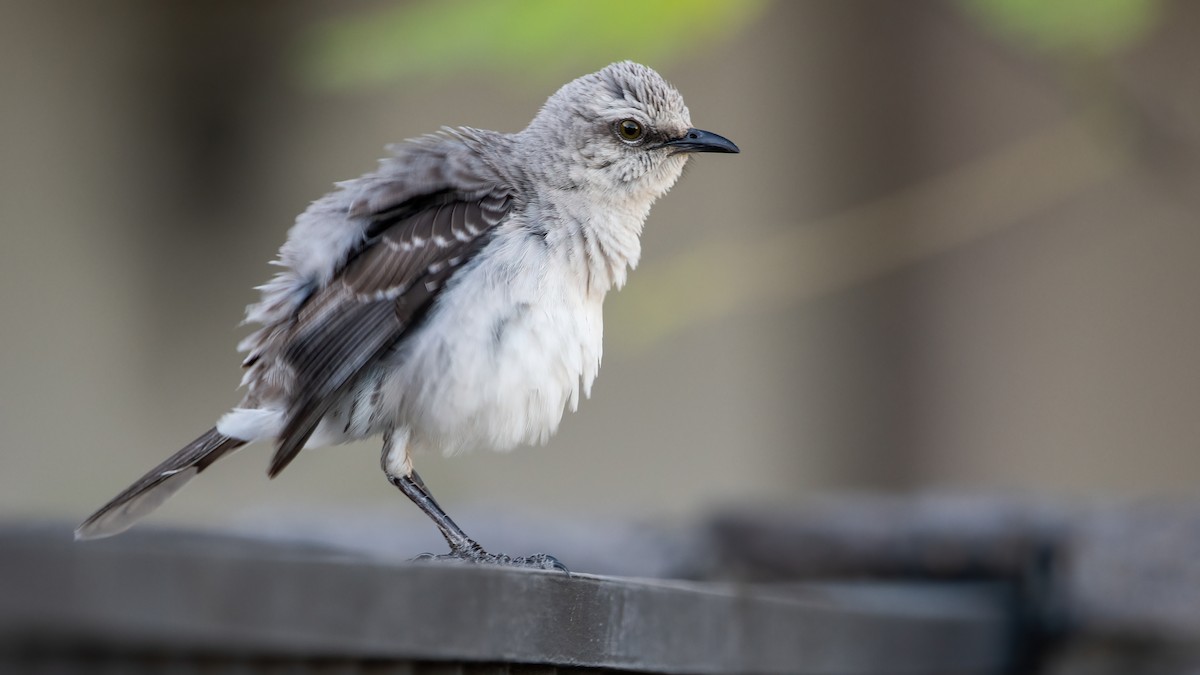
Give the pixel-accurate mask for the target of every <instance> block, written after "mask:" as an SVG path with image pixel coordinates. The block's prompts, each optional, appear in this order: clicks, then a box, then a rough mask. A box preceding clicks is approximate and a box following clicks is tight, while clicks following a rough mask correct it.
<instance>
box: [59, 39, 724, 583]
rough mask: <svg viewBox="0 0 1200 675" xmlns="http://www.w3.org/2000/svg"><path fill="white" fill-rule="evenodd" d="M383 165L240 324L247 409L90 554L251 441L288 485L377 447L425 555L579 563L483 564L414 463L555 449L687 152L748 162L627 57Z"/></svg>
mask: <svg viewBox="0 0 1200 675" xmlns="http://www.w3.org/2000/svg"><path fill="white" fill-rule="evenodd" d="M387 149H388V155H387V156H386V158H385V159H382V160H380V161H379V164H378V167H377V169H376V170H375V171H373V172H370V173H367V174H365V175H363V176H361V177H359V178H356V179H353V180H348V181H344V182H341V183H337V184H335V189H334V190H333V191H332V192H330V193H329V194H327V195H325V196H323V197H321V198H319V199H317V200H316V201H314V202H312V203H311V204H310V205H309V207H308V208H307V209H306V210H305V211H304V212H303V213H301V214H300V215H299V216H298V217H297V218H296V221H295V223H294V224H293V225H292V227H291V228H290V230H289V231H288V236H287V239H286V241H285V243H284V244H283V245H282V247H281V248H280V250H279V254H278V257H277V259H276V260H274V261H272V262H273V264H276V265H279V266H281V268H282V269H281V270H280V271H279V272H278V273H277V274H276V275H275V276H274V277H273V278H271V279H270V281H268V282H267V283H266V284H264V285H262V286H259V287H258V288H257V290H258V291H260V293H261V297H260V298H259V300H258V301H257V302H255V303H253V304H251V305H249V306H248V307H247V308H246V317H245V318H246V320H245V323H247V324H252V325H256V326H257V329H256V330H254V331H253V332H252V333H251V334H250V335H249V336H248V337H246V338H245V339H244V340H243V341H242V342H241V343H240V344H239V345H238V349H239V351H241V352H244V353H245V354H246V356H245V359H244V361H243V363H242V365H243V368H244V374H243V378H242V383H241V386H242V388H244V389H245V394H244V397H243V398H242V399H241V401H240V402H239V403H238V404H237V406H236V407H234V408H232V409H231V410H230V411H229V412H228V413H226V414H225V415H223V416H222V417H221V418H220V419H219V420H218V421H217V422H216V425H215V426H213V427H212V428H211V429H209V430H208V431H206V432H204V433H203V434H201V435H200V436H199V437H198V438H196V439H195V440H194V441H192V442H191V443H189V444H187V445H186V446H184V447H183V448H182V449H180V450H179V451H178V452H176V453H175V454H174V455H172V456H171V457H169V458H168V459H166V460H165V461H163V462H162V463H160V464H159V465H158V466H155V467H154V468H153V469H151V470H150V471H149V472H147V473H146V474H145V475H144V476H143V477H141V478H140V479H138V480H137V481H136V482H134V483H133V484H132V485H130V486H129V487H128V488H127V489H125V490H124V491H122V492H121V493H120V494H118V495H117V496H116V497H114V498H113V499H112V500H111V501H109V502H108V503H106V504H105V505H104V506H102V507H101V508H100V509H99V510H98V511H96V513H94V514H93V515H92V516H90V517H89V518H88V519H87V520H85V521H84V522H83V523H82V524H81V525H80V526H79V527H78V529H76V531H75V536H76V538H77V539H95V538H100V537H107V536H111V535H114V534H118V533H120V532H122V531H124V530H126V529H127V528H129V527H130V526H131V525H133V524H134V522H135V521H137V520H139V519H141V518H142V517H143V516H145V515H147V514H148V513H150V512H151V511H153V510H154V509H156V508H157V507H158V506H160V505H161V504H162V503H163V502H164V501H165V500H166V499H167V498H168V497H170V496H171V495H172V494H174V493H175V492H176V491H177V490H179V489H180V488H181V487H182V486H183V485H184V484H185V483H187V482H188V481H190V480H191V479H192V478H194V477H195V476H196V475H198V474H199V473H201V472H202V471H204V470H205V469H206V468H208V467H209V466H210V465H212V463H213V462H215V461H217V460H219V459H221V458H222V457H225V456H227V455H229V454H230V453H232V452H234V451H236V450H238V449H239V448H241V447H242V446H245V445H248V444H250V443H254V442H258V441H265V442H273V443H274V444H275V452H274V455H273V457H272V458H271V461H270V464H269V468H268V470H267V473H268V475H269V476H270V477H272V478H274V477H275V476H277V475H278V474H279V473H280V472H281V471H282V470H283V469H284V468H285V467H287V466H288V464H290V463H291V462H292V460H294V459H295V458H296V456H297V455H298V454H299V453H300V451H301V450H303V449H307V448H315V447H323V446H330V445H336V444H340V443H346V442H350V441H356V440H360V439H366V438H372V437H376V436H381V437H382V451H381V457H380V465H381V467H382V469H383V472H384V474H385V475H386V476H387V479H388V481H389V482H390V483H391V484H392V485H394V486H395V487H397V488H399V489H400V491H401V492H403V493H404V494H405V495H406V496H407V497H408V498H409V499H410V500H412V501H413V502H414V503H415V504H416V505H417V506H418V507H419V508H420V509H421V510H422V511H423V512H424V513H425V514H426V515H427V516H428V517H429V518H430V519H431V520H432V521H433V523H434V524H435V525H436V526H437V528H438V530H439V531H440V532H441V534H442V536H443V537H444V538H445V539H446V543H447V544H448V546H449V549H450V551H449V553H447V554H443V555H438V556H432V555H431V554H429V557H434V558H438V559H453V560H458V561H464V562H472V563H485V564H486V563H491V564H497V565H514V566H525V567H534V568H546V569H549V568H562V567H563V566H562V564H561V563H559V562H558V560H557V559H555V558H554V557H553V556H549V555H546V554H535V555H529V556H519V557H509V556H507V555H504V554H493V553H490V552H488V551H486V550H485V549H484V548H483V547H482V546H481V545H480V544H478V543H477V542H476V541H475V540H473V539H471V538H470V537H468V536H467V534H466V533H465V532H464V531H463V530H462V528H460V527H459V526H458V525H457V524H456V523H455V522H454V521H453V520H451V518H450V517H449V516H448V515H447V514H446V512H445V511H444V510H443V509H442V507H441V506H440V505H439V504H438V502H437V501H436V500H435V499H434V497H433V495H432V494H431V492H430V491H429V489H428V488H427V487H426V485H425V483H424V481H423V480H422V479H421V477H420V475H419V474H418V473H417V472H416V471H415V470H414V468H413V457H414V455H417V454H420V453H422V452H442V453H445V454H447V455H449V454H454V453H458V452H461V451H464V450H468V449H472V448H491V449H495V450H509V449H512V448H514V447H517V446H521V445H532V444H542V443H545V442H546V441H547V440H548V439H549V438H550V436H551V435H552V434H554V433H555V431H556V430H557V428H558V426H559V423H560V421H561V419H562V417H563V415H564V413H565V411H566V410H568V409H569V410H571V411H574V410H576V409H577V407H578V405H579V402H580V398H581V396H582V397H584V398H586V397H589V396H590V394H591V386H592V382H593V380H594V379H595V378H596V375H597V373H598V371H599V367H600V360H601V353H602V339H601V338H602V333H603V316H602V305H603V302H604V299H605V297H606V295H607V294H608V293H609V292H610V291H612V290H614V289H619V288H621V287H622V286H623V285H624V284H625V281H626V278H627V276H628V274H629V271H630V270H632V269H633V268H634V267H636V265H637V263H638V260H639V258H640V256H641V239H640V237H641V233H642V228H643V225H644V223H645V221H646V218H647V216H648V215H649V212H650V208H651V205H652V204H653V203H654V202H655V201H656V200H657V199H658V198H659V197H661V196H663V195H665V194H666V193H667V191H668V190H670V189H671V187H672V186H673V185H674V184H675V183H676V181H677V180H678V179H679V178H680V176H681V175H682V173H683V170H684V166H685V165H686V163H687V161H688V159H689V158H690V157H691V156H693V155H695V154H697V153H737V152H740V150H739V149H738V147H737V145H735V144H734V143H733V142H732V141H730V140H728V139H726V138H724V137H723V136H720V135H718V134H715V133H712V132H708V131H703V130H700V129H696V128H694V127H692V125H691V118H690V113H689V111H688V108H687V106H686V105H685V103H684V100H683V97H682V96H681V95H680V94H679V92H678V90H677V89H675V88H674V87H673V86H672V85H670V84H668V83H667V81H666V80H664V79H663V77H662V76H661V75H659V74H658V73H657V72H655V71H654V70H653V69H651V68H649V67H647V66H644V65H641V64H638V63H635V62H632V61H621V62H617V63H613V64H611V65H609V66H607V67H605V68H603V69H601V70H600V71H598V72H595V73H591V74H589V75H584V76H582V77H580V78H578V79H575V80H573V81H571V82H568V83H567V84H565V85H563V86H562V87H561V88H560V89H559V90H558V91H557V92H555V93H554V94H553V95H551V96H550V97H549V98H548V99H547V100H546V102H545V103H544V104H543V106H542V107H541V109H540V110H539V111H538V113H537V114H536V115H535V116H534V118H533V120H532V121H531V122H530V123H529V125H528V126H527V127H526V128H525V129H523V130H521V131H519V132H515V133H500V132H495V131H487V130H483V129H477V128H473V127H454V128H451V127H443V128H442V129H441V131H439V132H436V133H433V134H429V135H426V136H422V137H418V138H415V139H410V140H408V141H405V142H402V143H398V144H393V145H390V146H388V147H387Z"/></svg>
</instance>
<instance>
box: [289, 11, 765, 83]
mask: <svg viewBox="0 0 1200 675" xmlns="http://www.w3.org/2000/svg"><path fill="white" fill-rule="evenodd" d="M767 4H768V0H660V1H658V2H645V1H633V0H609V1H608V2H603V3H597V2H565V1H563V0H454V1H448V0H442V1H438V2H435V1H433V0H422V1H419V2H408V3H402V4H397V5H395V6H389V7H384V8H382V9H378V10H374V11H370V12H367V13H361V14H357V15H353V16H345V17H339V18H337V19H334V20H330V21H328V22H326V23H324V24H322V25H320V26H318V27H317V28H316V30H315V31H314V32H313V33H312V34H311V36H310V38H309V39H308V40H307V41H306V42H305V44H304V47H303V50H302V53H301V61H300V64H301V65H300V78H301V80H302V82H303V83H305V84H306V85H307V86H309V87H312V88H315V89H342V88H348V87H358V86H369V85H373V84H380V83H383V82H387V81H390V80H397V79H401V78H407V77H438V76H442V75H446V74H449V73H453V72H459V71H470V72H482V73H489V74H494V75H501V76H517V77H515V78H513V79H519V80H521V81H556V80H559V79H562V78H563V76H564V75H575V74H578V72H579V71H581V70H589V69H595V68H598V67H600V66H602V65H605V64H607V63H609V62H612V61H620V60H624V59H633V60H636V61H642V62H646V63H654V64H656V65H657V66H659V67H662V66H663V65H664V64H667V63H669V62H671V61H675V60H678V59H680V58H681V57H684V56H686V55H687V54H689V53H691V52H693V51H695V50H697V49H700V48H703V47H704V46H707V45H711V44H712V42H713V41H714V40H717V39H722V38H726V37H729V36H732V35H734V34H736V33H737V32H739V31H740V30H741V28H743V27H744V26H746V25H747V24H748V23H750V22H751V21H752V20H753V19H754V18H756V17H757V16H758V15H759V14H761V13H762V10H763V9H764V8H765V7H766V6H767Z"/></svg>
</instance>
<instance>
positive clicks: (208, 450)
mask: <svg viewBox="0 0 1200 675" xmlns="http://www.w3.org/2000/svg"><path fill="white" fill-rule="evenodd" d="M245 444H246V441H243V440H239V439H236V438H230V437H229V436H225V435H223V434H221V433H219V432H218V431H217V429H216V427H213V428H212V429H209V430H208V431H206V432H204V433H203V434H201V435H200V437H199V438H197V439H196V440H194V441H192V442H191V443H188V444H187V445H186V446H184V447H183V449H182V450H180V451H179V452H177V453H175V454H174V455H171V456H170V457H168V458H167V460H166V461H164V462H163V463H162V464H159V465H158V466H156V467H154V468H153V469H151V470H150V471H149V472H148V473H147V474H146V475H145V476H142V477H141V478H139V479H138V480H137V481H136V482H135V483H134V484H133V485H130V486H129V487H128V488H126V489H125V490H124V491H123V492H122V493H121V494H119V495H117V496H116V497H113V498H112V501H110V502H108V503H107V504H105V505H104V506H102V507H100V510H99V511H96V512H95V513H94V514H92V516H91V517H90V518H88V519H87V520H85V521H83V524H82V525H80V526H79V527H78V528H76V529H75V538H76V539H99V538H101V537H111V536H112V535H114V534H118V533H121V532H124V531H125V530H127V529H129V527H130V526H131V525H133V524H134V523H135V522H137V521H138V520H140V519H141V518H142V517H143V516H145V515H146V514H148V513H150V512H151V511H153V510H154V509H157V508H158V507H159V506H161V505H162V503H163V502H165V501H166V500H167V498H168V497H170V496H171V495H173V494H175V492H176V491H177V490H178V489H179V488H181V487H183V485H184V483H187V482H188V481H189V480H191V479H192V478H193V477H194V476H195V475H196V474H198V473H200V472H201V471H203V470H204V469H206V468H208V465H209V464H212V463H213V462H215V461H217V460H218V459H220V458H221V457H224V456H225V455H227V454H229V453H230V452H233V451H234V450H237V449H238V448H240V447H242V446H243V445H245Z"/></svg>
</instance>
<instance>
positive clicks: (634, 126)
mask: <svg viewBox="0 0 1200 675" xmlns="http://www.w3.org/2000/svg"><path fill="white" fill-rule="evenodd" d="M617 135H618V136H620V137H621V138H622V139H623V140H626V141H630V142H633V141H640V140H642V136H645V135H646V131H645V130H644V129H642V125H641V124H638V122H637V120H621V121H620V122H617Z"/></svg>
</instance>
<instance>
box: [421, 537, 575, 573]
mask: <svg viewBox="0 0 1200 675" xmlns="http://www.w3.org/2000/svg"><path fill="white" fill-rule="evenodd" d="M414 560H448V561H453V562H459V563H470V564H473V565H496V566H499V567H524V568H526V569H535V570H559V571H561V572H566V573H567V574H568V575H569V574H570V573H571V570H569V569H567V566H566V565H564V564H562V563H561V562H559V561H558V558H555V557H554V556H552V555H547V554H545V553H534V554H533V555H523V556H517V557H515V558H514V557H512V556H507V555H504V554H503V553H488V552H487V551H485V550H483V547H482V546H480V545H479V544H476V543H475V542H473V541H472V542H470V544H469V545H467V546H461V547H454V548H452V549H450V552H449V553H443V554H441V555H435V554H433V553H422V554H421V555H419V556H417V557H416V558H414Z"/></svg>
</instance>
